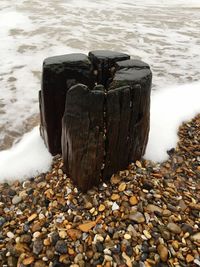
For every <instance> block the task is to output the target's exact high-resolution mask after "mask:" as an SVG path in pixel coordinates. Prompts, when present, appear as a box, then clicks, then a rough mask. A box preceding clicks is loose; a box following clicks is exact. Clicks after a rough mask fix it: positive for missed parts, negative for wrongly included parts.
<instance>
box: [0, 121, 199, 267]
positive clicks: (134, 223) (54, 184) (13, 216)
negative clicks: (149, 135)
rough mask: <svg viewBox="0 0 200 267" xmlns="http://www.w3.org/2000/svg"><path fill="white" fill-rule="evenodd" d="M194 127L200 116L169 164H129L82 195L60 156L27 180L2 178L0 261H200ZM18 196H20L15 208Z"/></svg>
mask: <svg viewBox="0 0 200 267" xmlns="http://www.w3.org/2000/svg"><path fill="white" fill-rule="evenodd" d="M199 126H200V116H199V122H198V124H197V127H196V124H193V123H192V122H191V123H190V126H184V128H183V129H182V128H180V134H179V136H180V138H181V142H180V143H179V144H180V146H182V145H184V146H185V148H186V150H185V151H184V149H182V148H181V147H179V144H178V145H177V148H176V149H174V152H173V155H171V156H170V157H169V159H168V160H167V161H166V162H163V163H160V164H157V163H153V162H150V161H148V160H141V162H140V163H139V164H141V166H142V168H139V167H137V165H138V163H137V165H135V163H132V164H130V166H129V167H128V170H125V171H121V172H119V173H118V174H116V175H113V176H112V178H111V182H110V181H105V182H104V183H101V185H100V186H97V187H94V188H93V189H92V190H89V192H87V193H86V194H83V193H81V192H80V191H79V190H77V188H75V187H74V185H73V184H72V183H71V181H70V179H69V178H68V177H67V176H66V175H65V174H64V173H62V171H59V170H61V169H62V166H63V162H62V160H61V159H60V157H59V156H57V157H56V159H55V158H54V162H53V167H52V170H51V171H50V172H48V173H46V174H42V175H40V176H38V177H34V178H32V179H30V182H28V183H27V185H26V184H24V183H21V182H19V181H17V182H14V183H13V184H12V185H8V184H6V183H3V184H1V183H0V265H2V264H3V265H2V266H4V265H8V266H9V267H16V266H17V264H18V265H19V266H20V267H22V266H24V267H25V266H32V267H35V266H36V267H63V266H71V267H72V266H74V267H78V266H79V267H85V266H98V267H102V266H106V267H111V266H113V267H115V266H119V267H125V266H128V267H129V266H130V267H132V266H139V265H140V266H145V267H152V266H158V265H159V266H162V267H166V266H168V265H170V266H175V265H176V266H182V267H187V266H190V265H191V266H193V265H195V266H200V262H199V257H200V250H199V242H200V232H199V211H200V205H199V190H200V185H199V183H198V181H197V180H198V179H196V176H198V175H200V167H199V166H200V165H199V162H200V157H198V158H199V159H197V157H196V156H195V155H196V152H198V151H197V150H198V145H199V129H200V127H199ZM187 127H189V128H191V129H192V130H191V129H190V130H191V133H192V135H195V139H194V140H193V139H191V137H190V138H187ZM189 128H188V129H189ZM197 133H198V134H197ZM190 152H191V153H190ZM178 157H182V161H181V162H179V161H178V160H177V159H178ZM138 166H139V165H138ZM58 174H59V179H58ZM188 177H189V178H188ZM123 189H124V190H123ZM16 195H18V197H21V198H22V200H23V201H21V202H19V203H18V204H15V205H13V203H12V200H13V199H14V198H15V197H16ZM177 211H178V212H177ZM2 226H3V227H2ZM8 232H11V233H12V234H11V235H12V236H13V235H14V237H13V238H12V239H10V238H8V236H7V233H8ZM8 235H9V234H8ZM38 240H39V243H38V244H37V242H38ZM33 252H34V253H33ZM37 253H38V254H37ZM18 255H20V256H18ZM17 258H19V261H18V263H17V260H18V259H17ZM29 263H30V264H29Z"/></svg>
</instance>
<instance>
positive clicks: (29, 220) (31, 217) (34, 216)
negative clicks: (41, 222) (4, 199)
mask: <svg viewBox="0 0 200 267" xmlns="http://www.w3.org/2000/svg"><path fill="white" fill-rule="evenodd" d="M36 217H37V213H33V214H32V215H31V216H29V217H28V222H32V221H33V220H35V218H36Z"/></svg>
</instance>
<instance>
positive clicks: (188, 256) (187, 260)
mask: <svg viewBox="0 0 200 267" xmlns="http://www.w3.org/2000/svg"><path fill="white" fill-rule="evenodd" d="M193 261H194V257H193V256H192V255H191V254H187V256H186V262H187V263H190V262H193Z"/></svg>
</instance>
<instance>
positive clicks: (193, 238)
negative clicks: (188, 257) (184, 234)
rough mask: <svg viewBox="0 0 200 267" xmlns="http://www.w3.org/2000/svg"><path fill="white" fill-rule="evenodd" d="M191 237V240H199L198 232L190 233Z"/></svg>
mask: <svg viewBox="0 0 200 267" xmlns="http://www.w3.org/2000/svg"><path fill="white" fill-rule="evenodd" d="M191 239H192V240H193V241H197V242H200V232H198V233H196V234H194V235H192V236H191Z"/></svg>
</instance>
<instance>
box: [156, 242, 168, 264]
mask: <svg viewBox="0 0 200 267" xmlns="http://www.w3.org/2000/svg"><path fill="white" fill-rule="evenodd" d="M157 251H158V254H159V255H160V258H161V260H162V261H163V262H166V261H167V260H168V249H167V248H166V246H165V245H163V244H159V245H158V247H157Z"/></svg>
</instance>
